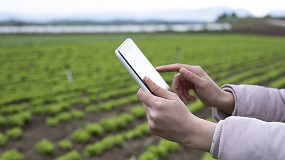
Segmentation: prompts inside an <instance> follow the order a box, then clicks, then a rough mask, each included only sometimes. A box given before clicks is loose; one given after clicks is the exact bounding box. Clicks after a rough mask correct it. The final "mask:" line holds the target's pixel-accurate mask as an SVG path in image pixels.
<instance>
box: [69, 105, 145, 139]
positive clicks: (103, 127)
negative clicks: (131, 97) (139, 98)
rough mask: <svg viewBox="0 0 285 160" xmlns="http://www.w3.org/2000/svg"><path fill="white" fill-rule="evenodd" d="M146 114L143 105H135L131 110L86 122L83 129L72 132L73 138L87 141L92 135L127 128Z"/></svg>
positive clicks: (100, 134)
mask: <svg viewBox="0 0 285 160" xmlns="http://www.w3.org/2000/svg"><path fill="white" fill-rule="evenodd" d="M144 115H145V112H144V108H143V107H142V106H137V107H133V108H132V109H131V110H130V112H126V113H122V114H120V115H118V116H113V117H108V118H104V119H102V120H100V121H99V122H97V123H88V124H86V125H85V126H84V127H83V128H82V129H78V130H75V131H73V132H72V133H71V135H72V139H73V140H74V141H75V142H77V143H86V142H88V141H89V140H90V138H91V135H93V136H102V135H103V134H105V133H107V132H114V131H116V130H118V129H121V128H125V127H126V126H127V125H128V124H130V123H132V122H134V121H135V120H137V119H139V118H142V117H144Z"/></svg>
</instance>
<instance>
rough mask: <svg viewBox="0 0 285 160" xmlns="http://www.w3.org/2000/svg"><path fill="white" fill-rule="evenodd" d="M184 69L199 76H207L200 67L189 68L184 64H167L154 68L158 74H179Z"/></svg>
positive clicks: (189, 66)
mask: <svg viewBox="0 0 285 160" xmlns="http://www.w3.org/2000/svg"><path fill="white" fill-rule="evenodd" d="M182 68H185V69H187V70H189V71H191V72H193V73H195V74H197V75H199V76H207V73H206V72H205V71H204V70H203V69H202V68H201V67H200V66H191V65H186V64H169V65H164V66H159V67H156V71H158V72H179V71H180V69H182Z"/></svg>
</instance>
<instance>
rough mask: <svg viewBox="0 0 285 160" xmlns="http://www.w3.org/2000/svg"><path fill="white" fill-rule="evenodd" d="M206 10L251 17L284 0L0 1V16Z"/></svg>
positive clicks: (278, 7)
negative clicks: (221, 9)
mask: <svg viewBox="0 0 285 160" xmlns="http://www.w3.org/2000/svg"><path fill="white" fill-rule="evenodd" d="M209 7H230V8H232V9H245V10H248V11H250V12H251V13H252V14H253V15H254V16H264V15H266V14H267V13H268V12H270V11H273V10H274V11H275V10H279V11H285V0H0V14H1V13H15V14H23V15H28V16H32V15H37V16H45V17H46V16H57V15H58V16H71V15H73V14H80V13H113V12H133V13H146V12H156V11H164V10H186V9H187V10H196V9H201V8H209Z"/></svg>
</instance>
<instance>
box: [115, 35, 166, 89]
mask: <svg viewBox="0 0 285 160" xmlns="http://www.w3.org/2000/svg"><path fill="white" fill-rule="evenodd" d="M115 54H116V56H117V57H118V59H119V60H120V61H121V63H122V64H123V65H124V67H125V68H126V69H127V70H128V72H129V73H130V74H131V76H132V77H133V78H134V79H135V81H136V82H137V83H138V84H139V85H140V87H141V88H142V89H143V90H145V91H147V92H150V93H152V92H151V91H150V89H149V88H148V87H147V85H145V83H144V82H143V79H144V77H146V76H147V77H149V78H150V79H151V80H152V81H153V82H154V83H156V84H157V85H158V86H160V87H161V88H164V89H167V90H169V86H168V85H167V83H166V82H165V81H164V79H163V78H162V77H161V76H160V74H159V73H158V72H157V71H156V70H155V68H154V67H153V65H152V64H151V63H150V62H149V60H148V59H147V58H146V57H145V55H144V54H143V53H142V51H141V50H140V49H139V48H138V46H137V45H136V44H135V43H134V41H133V40H132V39H130V38H128V39H126V40H125V41H124V42H123V43H122V44H121V45H120V46H119V47H118V48H117V49H116V50H115Z"/></svg>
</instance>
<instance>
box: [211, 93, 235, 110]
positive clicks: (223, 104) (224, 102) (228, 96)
mask: <svg viewBox="0 0 285 160" xmlns="http://www.w3.org/2000/svg"><path fill="white" fill-rule="evenodd" d="M221 91H222V93H221V96H219V99H218V104H217V106H214V107H215V108H218V109H220V110H222V111H224V112H226V113H228V114H232V112H233V110H234V106H235V99H234V95H233V93H232V92H230V91H226V90H221Z"/></svg>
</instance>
